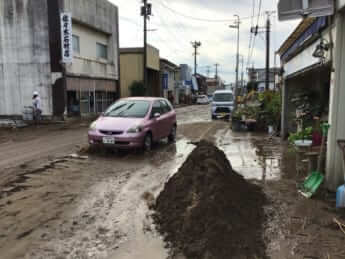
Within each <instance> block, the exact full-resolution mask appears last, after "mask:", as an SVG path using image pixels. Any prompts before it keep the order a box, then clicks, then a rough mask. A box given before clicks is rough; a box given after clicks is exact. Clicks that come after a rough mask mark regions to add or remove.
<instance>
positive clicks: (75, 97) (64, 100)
mask: <svg viewBox="0 0 345 259" xmlns="http://www.w3.org/2000/svg"><path fill="white" fill-rule="evenodd" d="M3 2H4V3H3V4H0V12H1V14H2V15H1V16H0V26H1V28H0V39H1V40H0V73H1V75H2V76H1V77H0V116H2V117H7V116H21V115H22V110H23V108H24V106H31V105H32V99H31V98H32V93H33V92H34V91H38V92H39V94H40V97H41V100H42V109H43V115H44V116H45V117H52V116H54V115H56V116H62V115H63V114H64V113H65V112H67V113H68V114H70V115H72V114H78V115H79V114H87V113H98V112H102V111H104V109H105V108H106V107H107V106H108V105H109V104H110V103H112V102H113V101H114V100H115V99H116V98H117V96H118V94H119V91H118V90H119V82H118V80H119V72H118V68H119V62H118V61H119V56H118V46H119V35H118V26H119V20H118V8H117V7H116V6H115V5H113V4H111V3H110V2H108V1H107V0H97V2H96V1H94V0H49V1H47V0H35V1H27V0H17V1H7V0H6V1H3ZM62 13H69V14H72V34H73V36H72V37H71V39H64V40H65V42H62V40H61V22H60V20H61V14H62ZM66 40H67V41H66ZM63 45H64V46H71V45H73V53H72V52H71V53H69V54H70V56H71V58H72V63H70V64H69V63H68V64H67V65H66V66H65V67H63V66H62V65H61V60H62V50H61V46H63Z"/></svg>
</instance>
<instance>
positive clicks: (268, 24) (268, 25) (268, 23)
mask: <svg viewBox="0 0 345 259" xmlns="http://www.w3.org/2000/svg"><path fill="white" fill-rule="evenodd" d="M273 13H275V11H267V12H266V14H267V21H266V26H265V27H258V26H255V27H252V28H251V33H254V34H255V35H257V34H258V33H259V31H258V30H259V29H263V30H264V31H265V32H266V69H265V70H266V71H265V75H266V76H265V77H266V79H265V89H266V90H268V89H269V86H270V33H271V21H270V16H271V14H273ZM260 32H263V31H260ZM253 67H254V66H253Z"/></svg>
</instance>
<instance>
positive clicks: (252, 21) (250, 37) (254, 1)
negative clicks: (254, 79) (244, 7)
mask: <svg viewBox="0 0 345 259" xmlns="http://www.w3.org/2000/svg"><path fill="white" fill-rule="evenodd" d="M255 3H256V0H253V2H252V6H253V8H252V9H253V11H252V19H251V23H250V24H251V28H253V26H254V16H255ZM252 43H253V34H252V32H251V31H250V32H249V47H248V56H247V67H248V66H249V63H250V59H249V58H250V52H251V48H252Z"/></svg>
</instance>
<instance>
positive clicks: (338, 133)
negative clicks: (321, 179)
mask: <svg viewBox="0 0 345 259" xmlns="http://www.w3.org/2000/svg"><path fill="white" fill-rule="evenodd" d="M336 25H337V34H338V37H337V41H336V50H335V60H334V62H335V65H334V68H335V73H332V80H331V92H330V110H329V122H330V124H331V129H330V131H329V135H328V142H327V144H328V147H327V168H326V183H327V187H328V188H329V189H330V190H333V191H335V190H336V188H337V187H338V186H340V185H341V184H344V174H345V172H344V171H345V169H344V168H343V165H342V160H343V158H342V153H341V152H340V149H339V148H338V146H337V141H338V140H339V139H345V116H344V111H345V102H344V100H345V53H344V48H345V33H344V30H345V15H344V14H339V15H338V16H337V21H336Z"/></svg>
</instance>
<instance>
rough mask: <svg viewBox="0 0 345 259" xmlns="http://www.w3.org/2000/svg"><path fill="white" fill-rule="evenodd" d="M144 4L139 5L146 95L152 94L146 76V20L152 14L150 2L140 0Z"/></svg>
mask: <svg viewBox="0 0 345 259" xmlns="http://www.w3.org/2000/svg"><path fill="white" fill-rule="evenodd" d="M142 1H143V3H144V5H143V6H142V7H141V16H143V17H144V60H143V73H144V88H145V89H146V93H147V95H148V96H150V95H151V94H152V89H151V86H149V85H148V76H147V20H149V19H150V15H151V14H152V4H149V3H147V0H142Z"/></svg>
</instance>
